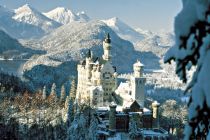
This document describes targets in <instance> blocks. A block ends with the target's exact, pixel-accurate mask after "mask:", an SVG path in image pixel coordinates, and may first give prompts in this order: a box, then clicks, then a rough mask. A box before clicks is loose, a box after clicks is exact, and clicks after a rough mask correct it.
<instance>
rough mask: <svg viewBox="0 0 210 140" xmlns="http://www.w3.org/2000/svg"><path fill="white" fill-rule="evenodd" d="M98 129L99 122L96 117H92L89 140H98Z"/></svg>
mask: <svg viewBox="0 0 210 140" xmlns="http://www.w3.org/2000/svg"><path fill="white" fill-rule="evenodd" d="M97 129H98V120H97V118H96V116H94V115H93V116H92V117H91V122H90V127H89V132H88V134H89V139H90V140H97Z"/></svg>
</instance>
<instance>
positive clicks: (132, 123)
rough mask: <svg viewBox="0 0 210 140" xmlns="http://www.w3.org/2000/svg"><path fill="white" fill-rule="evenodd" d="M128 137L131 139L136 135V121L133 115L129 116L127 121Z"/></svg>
mask: <svg viewBox="0 0 210 140" xmlns="http://www.w3.org/2000/svg"><path fill="white" fill-rule="evenodd" d="M129 137H130V138H131V139H136V138H137V137H138V129H137V123H136V121H135V119H134V116H132V117H131V120H130V122H129Z"/></svg>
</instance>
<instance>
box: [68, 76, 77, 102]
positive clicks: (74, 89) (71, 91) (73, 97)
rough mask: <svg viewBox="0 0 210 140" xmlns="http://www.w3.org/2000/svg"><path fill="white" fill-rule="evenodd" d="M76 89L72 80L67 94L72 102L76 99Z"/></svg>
mask: <svg viewBox="0 0 210 140" xmlns="http://www.w3.org/2000/svg"><path fill="white" fill-rule="evenodd" d="M76 88H77V87H76V82H75V79H73V80H72V82H71V89H70V93H69V96H70V98H71V99H72V100H73V102H74V101H75V98H76Z"/></svg>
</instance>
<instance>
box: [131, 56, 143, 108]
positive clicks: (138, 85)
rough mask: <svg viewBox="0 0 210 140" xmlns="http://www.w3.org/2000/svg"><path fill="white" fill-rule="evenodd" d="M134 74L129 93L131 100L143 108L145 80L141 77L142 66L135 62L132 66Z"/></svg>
mask: <svg viewBox="0 0 210 140" xmlns="http://www.w3.org/2000/svg"><path fill="white" fill-rule="evenodd" d="M133 70H134V74H133V76H132V77H131V92H132V98H133V99H135V100H136V101H137V102H138V103H139V104H140V105H141V106H142V107H144V99H145V90H144V87H145V82H146V78H144V77H143V71H144V65H143V64H142V63H141V62H140V61H139V60H137V62H136V63H135V64H133Z"/></svg>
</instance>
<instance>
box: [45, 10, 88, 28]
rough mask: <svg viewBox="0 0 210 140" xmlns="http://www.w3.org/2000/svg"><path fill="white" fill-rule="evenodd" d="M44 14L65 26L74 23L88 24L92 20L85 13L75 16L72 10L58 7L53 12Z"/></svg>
mask: <svg viewBox="0 0 210 140" xmlns="http://www.w3.org/2000/svg"><path fill="white" fill-rule="evenodd" d="M43 14H44V15H45V16H47V17H48V18H50V19H52V20H55V21H57V22H59V23H61V24H64V25H65V24H68V23H71V22H74V21H82V22H87V21H89V20H90V18H89V17H88V16H87V15H86V14H85V13H84V12H81V13H77V14H75V13H74V12H72V11H71V10H69V9H67V8H64V7H57V8H55V9H53V10H52V11H49V12H47V13H43Z"/></svg>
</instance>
